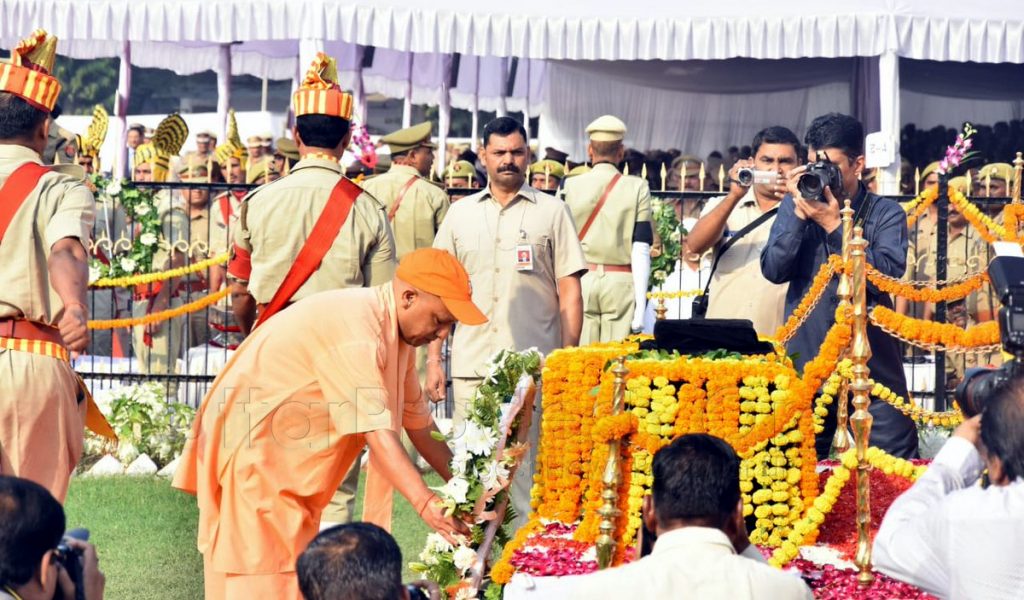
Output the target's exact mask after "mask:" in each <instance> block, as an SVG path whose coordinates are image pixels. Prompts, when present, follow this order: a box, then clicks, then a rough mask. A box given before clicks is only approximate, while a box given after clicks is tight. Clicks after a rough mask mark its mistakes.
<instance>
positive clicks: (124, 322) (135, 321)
mask: <svg viewBox="0 0 1024 600" xmlns="http://www.w3.org/2000/svg"><path fill="white" fill-rule="evenodd" d="M230 293H231V290H230V289H229V288H224V289H222V290H220V291H219V292H214V293H212V294H210V295H209V296H206V297H205V298H200V299H199V300H196V301H195V302H189V303H188V304H183V305H181V306H179V307H177V308H169V309H167V310H162V311H160V312H155V313H151V314H148V315H146V316H144V317H137V318H130V319H109V320H97V321H89V323H88V327H89V329H117V328H119V327H135V326H137V325H149V324H151V323H159V322H161V321H167V320H170V319H173V318H175V317H180V316H181V315H184V314H188V313H193V312H196V311H200V310H203V309H204V308H206V307H207V306H210V305H211V304H216V303H217V302H219V301H220V300H221V299H223V298H224V297H226V296H227V295H228V294H230Z"/></svg>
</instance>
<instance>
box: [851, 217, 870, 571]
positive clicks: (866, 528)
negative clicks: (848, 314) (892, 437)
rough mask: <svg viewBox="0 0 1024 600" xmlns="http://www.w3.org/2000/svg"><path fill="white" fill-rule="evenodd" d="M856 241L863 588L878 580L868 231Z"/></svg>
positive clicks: (856, 422) (859, 232)
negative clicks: (874, 556) (873, 565)
mask: <svg viewBox="0 0 1024 600" xmlns="http://www.w3.org/2000/svg"><path fill="white" fill-rule="evenodd" d="M853 235H854V238H853V240H852V241H851V242H850V258H851V260H852V261H853V281H852V283H853V341H852V348H851V349H852V352H851V358H852V359H853V383H851V384H850V389H851V390H853V407H854V409H855V410H854V413H853V416H851V417H850V423H851V424H852V426H853V437H854V440H855V442H856V445H857V557H856V561H855V562H856V563H857V569H858V571H859V573H858V575H857V580H858V581H859V582H860V584H861V585H862V586H868V585H871V583H872V582H873V581H874V580H875V576H874V574H873V573H872V572H871V536H870V529H871V482H870V479H869V478H870V476H871V473H870V469H871V466H870V465H869V464H868V460H867V453H868V443H869V442H870V440H871V422H872V417H871V413H870V412H868V405H869V404H870V403H871V397H870V393H871V387H872V386H871V381H870V374H871V373H870V371H869V369H868V359H870V358H871V346H870V345H869V344H868V306H867V305H868V303H867V255H866V253H865V248H866V247H867V245H868V242H867V240H865V239H864V230H863V229H862V228H861V227H856V228H855V229H854V232H853Z"/></svg>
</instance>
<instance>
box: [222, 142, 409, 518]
mask: <svg viewBox="0 0 1024 600" xmlns="http://www.w3.org/2000/svg"><path fill="white" fill-rule="evenodd" d="M341 177H342V171H341V166H340V165H339V164H338V163H337V162H336V161H333V160H327V159H323V158H305V159H302V160H300V161H299V162H298V163H297V164H295V165H294V166H293V167H292V169H291V172H290V173H289V175H288V176H287V177H283V178H281V179H279V180H277V181H274V182H271V183H269V184H267V185H265V186H262V187H260V188H259V189H257V190H254V191H253V192H251V193H250V194H249V195H248V196H247V197H246V198H245V200H244V201H243V202H242V206H241V211H240V216H239V220H238V224H237V227H236V228H235V243H236V244H237V245H238V246H239V247H240V248H241V249H242V250H244V251H246V252H249V254H250V257H251V261H252V273H251V275H250V277H249V280H248V289H249V293H250V294H251V295H252V297H253V298H254V299H255V300H256V302H257V304H260V305H263V304H268V303H269V302H270V300H271V299H272V298H273V297H274V293H275V292H277V290H278V288H279V287H281V283H282V282H283V281H284V278H285V275H287V273H288V271H289V270H290V269H291V266H292V264H294V262H295V259H296V258H297V257H298V254H299V251H300V250H301V249H302V247H303V246H304V245H305V243H306V239H307V238H308V237H309V234H310V232H311V231H312V229H313V226H314V224H315V223H316V221H317V219H318V218H319V217H320V213H322V212H323V209H324V206H325V205H326V204H327V199H328V198H329V197H330V195H331V191H332V190H333V188H334V186H335V185H336V184H337V183H338V179H339V178H341ZM394 272H395V245H394V240H393V238H392V236H391V229H390V228H389V227H388V223H387V216H386V215H385V213H384V208H383V207H382V206H381V204H380V203H379V202H377V201H376V200H375V199H374V198H373V197H372V196H370V195H369V194H360V195H359V197H358V198H356V201H355V204H354V205H353V206H352V211H351V213H349V216H348V219H346V220H345V223H344V224H343V225H342V227H341V231H339V232H338V236H337V238H335V240H334V244H333V245H332V246H331V248H330V249H329V250H328V251H327V254H326V255H325V256H324V259H323V261H322V262H321V263H320V267H319V268H318V269H317V270H316V271H315V272H314V273H313V274H312V275H311V276H310V277H309V279H308V280H306V282H305V283H304V284H303V285H302V287H301V288H299V290H298V291H297V292H295V295H294V296H292V298H291V302H296V301H298V300H301V299H303V298H305V297H306V296H310V295H312V294H315V293H317V292H322V291H326V290H333V289H339V288H350V287H371V286H375V285H380V284H382V283H385V282H387V281H390V280H391V278H392V276H393V275H394ZM358 486H359V465H358V463H356V465H355V466H354V467H353V468H352V469H351V470H350V471H349V473H348V475H346V477H345V480H344V482H342V485H341V487H340V488H339V489H338V493H337V494H335V495H334V498H333V499H332V500H331V503H330V505H329V506H328V507H327V509H326V510H324V513H323V515H322V516H321V519H322V520H323V521H328V522H339V523H344V522H348V521H350V520H351V519H352V518H353V517H354V511H355V497H356V492H357V490H358Z"/></svg>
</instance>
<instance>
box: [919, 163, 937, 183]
mask: <svg viewBox="0 0 1024 600" xmlns="http://www.w3.org/2000/svg"><path fill="white" fill-rule="evenodd" d="M938 170H939V161H935V162H933V163H929V164H928V166H927V167H925V168H924V170H923V171H921V181H924V180H925V179H928V176H929V175H931V174H932V173H934V172H936V171H938Z"/></svg>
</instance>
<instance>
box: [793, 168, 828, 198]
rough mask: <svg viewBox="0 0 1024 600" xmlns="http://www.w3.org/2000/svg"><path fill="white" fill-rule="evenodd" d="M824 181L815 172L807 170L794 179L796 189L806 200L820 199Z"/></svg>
mask: <svg viewBox="0 0 1024 600" xmlns="http://www.w3.org/2000/svg"><path fill="white" fill-rule="evenodd" d="M825 185H826V181H825V180H824V178H822V176H821V175H820V174H818V173H817V172H808V173H804V174H803V175H801V176H800V179H797V181H796V189H797V190H799V191H800V195H801V196H803V197H804V198H807V199H808V200H821V199H822V197H823V196H824V192H825Z"/></svg>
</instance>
